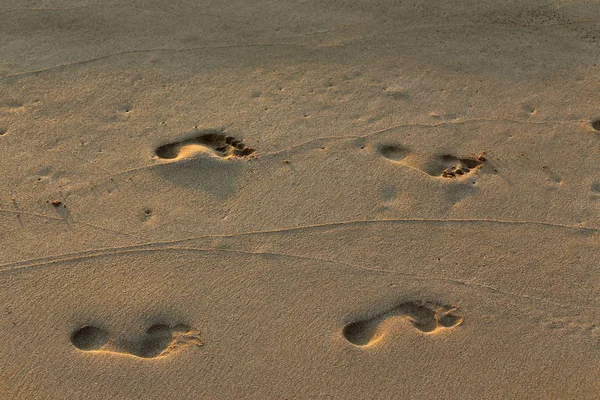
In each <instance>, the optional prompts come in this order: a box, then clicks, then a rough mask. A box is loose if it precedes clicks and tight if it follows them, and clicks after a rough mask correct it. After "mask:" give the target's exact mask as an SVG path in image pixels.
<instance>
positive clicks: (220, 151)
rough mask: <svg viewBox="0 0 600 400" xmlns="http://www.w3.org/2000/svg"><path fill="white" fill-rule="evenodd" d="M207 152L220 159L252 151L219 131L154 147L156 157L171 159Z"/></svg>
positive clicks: (252, 150)
mask: <svg viewBox="0 0 600 400" xmlns="http://www.w3.org/2000/svg"><path fill="white" fill-rule="evenodd" d="M198 152H201V153H208V154H210V155H213V156H216V157H218V158H222V159H230V158H234V157H238V158H244V157H248V156H250V155H251V154H252V153H254V149H251V148H249V147H248V146H246V145H245V144H244V143H242V142H241V141H240V140H237V139H236V138H234V137H232V136H226V135H224V134H223V133H221V132H219V131H203V132H198V135H197V136H195V137H193V138H191V139H186V140H182V141H178V142H173V143H168V144H165V145H162V146H160V147H159V148H157V149H156V151H155V153H156V155H157V157H159V158H162V159H166V160H171V159H177V158H182V157H185V156H187V155H190V154H193V153H198Z"/></svg>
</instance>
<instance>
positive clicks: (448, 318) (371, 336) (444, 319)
mask: <svg viewBox="0 0 600 400" xmlns="http://www.w3.org/2000/svg"><path fill="white" fill-rule="evenodd" d="M454 311H456V308H454V307H450V306H439V305H434V304H420V303H416V302H407V303H402V304H400V305H398V306H396V307H394V308H392V309H391V310H388V311H386V312H384V313H382V314H379V315H377V316H375V317H373V318H369V319H366V320H360V321H355V322H351V323H349V324H347V325H346V326H345V327H344V329H343V331H342V334H343V335H344V338H346V340H348V341H349V342H350V343H352V344H353V345H355V346H360V347H364V346H370V345H372V344H374V343H375V342H377V341H378V340H379V339H380V338H381V337H382V336H383V334H384V333H385V332H382V329H381V324H382V323H383V322H384V321H386V320H388V319H389V318H393V317H402V318H406V319H408V320H409V321H410V322H411V323H412V324H413V326H414V327H415V328H416V329H417V330H419V331H421V332H423V333H434V332H436V331H438V330H439V329H442V328H453V327H455V326H457V325H460V324H461V323H462V321H463V318H462V316H460V315H457V314H454V313H453V312H454Z"/></svg>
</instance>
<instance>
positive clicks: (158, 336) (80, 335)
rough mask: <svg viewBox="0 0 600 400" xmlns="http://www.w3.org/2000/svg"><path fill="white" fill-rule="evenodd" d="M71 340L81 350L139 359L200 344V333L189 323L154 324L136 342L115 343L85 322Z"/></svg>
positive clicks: (101, 331) (72, 335) (106, 333)
mask: <svg viewBox="0 0 600 400" xmlns="http://www.w3.org/2000/svg"><path fill="white" fill-rule="evenodd" d="M71 343H72V344H73V346H75V347H76V348H78V349H79V350H82V351H94V352H105V353H114V354H123V355H131V356H135V357H139V358H157V357H162V356H165V355H167V354H169V353H171V352H172V351H174V350H177V349H180V348H181V347H183V346H190V345H196V346H201V345H202V341H201V340H200V333H199V332H198V331H195V330H192V329H191V328H190V327H188V326H187V325H181V324H179V325H175V326H169V325H164V324H156V325H152V326H151V327H150V328H148V329H147V330H146V333H145V334H144V336H143V337H142V338H141V339H140V340H138V341H136V342H119V341H117V342H114V341H112V340H111V339H110V336H109V334H108V332H106V331H105V330H103V329H100V328H97V327H94V326H90V325H84V326H82V327H81V328H79V329H77V330H76V331H75V332H73V333H72V334H71Z"/></svg>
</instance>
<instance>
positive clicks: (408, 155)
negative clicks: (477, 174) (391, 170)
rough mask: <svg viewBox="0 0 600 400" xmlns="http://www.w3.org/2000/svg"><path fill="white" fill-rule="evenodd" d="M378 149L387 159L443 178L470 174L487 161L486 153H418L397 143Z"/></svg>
mask: <svg viewBox="0 0 600 400" xmlns="http://www.w3.org/2000/svg"><path fill="white" fill-rule="evenodd" d="M377 149H378V153H379V154H380V155H381V156H382V157H384V158H385V159H387V160H390V161H392V162H395V163H399V164H403V165H405V166H407V167H410V168H413V169H417V170H419V171H421V172H424V173H426V174H427V175H429V176H433V177H442V178H457V177H460V176H463V175H468V174H470V173H472V172H473V171H475V170H477V169H479V168H480V167H481V166H483V164H484V163H485V161H486V159H485V153H481V154H480V155H479V156H477V157H465V158H460V157H456V156H453V155H451V154H442V155H431V154H417V153H413V152H411V151H410V150H409V149H407V148H405V147H403V146H400V145H396V144H386V145H381V146H379V147H378V148H377Z"/></svg>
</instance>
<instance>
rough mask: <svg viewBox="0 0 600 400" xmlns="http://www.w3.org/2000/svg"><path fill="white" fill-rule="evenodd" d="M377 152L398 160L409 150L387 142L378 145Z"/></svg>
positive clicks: (392, 159)
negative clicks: (386, 143)
mask: <svg viewBox="0 0 600 400" xmlns="http://www.w3.org/2000/svg"><path fill="white" fill-rule="evenodd" d="M379 154H381V155H382V156H383V157H384V158H387V159H388V160H391V161H400V160H402V159H403V158H405V157H406V156H407V155H408V154H409V151H408V149H406V148H404V147H402V146H397V145H392V144H388V145H383V146H379Z"/></svg>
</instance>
